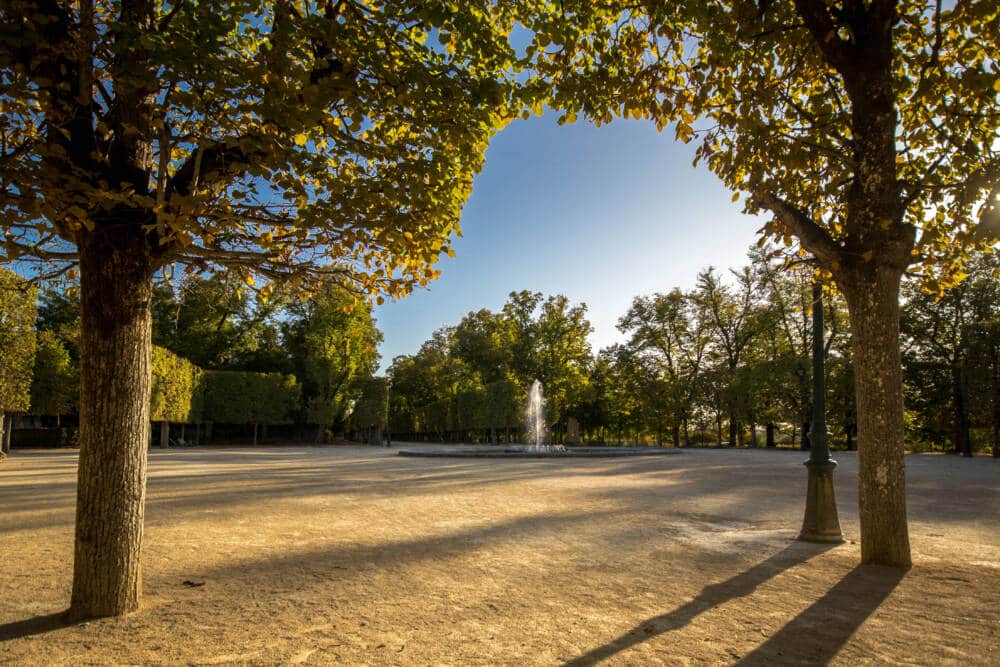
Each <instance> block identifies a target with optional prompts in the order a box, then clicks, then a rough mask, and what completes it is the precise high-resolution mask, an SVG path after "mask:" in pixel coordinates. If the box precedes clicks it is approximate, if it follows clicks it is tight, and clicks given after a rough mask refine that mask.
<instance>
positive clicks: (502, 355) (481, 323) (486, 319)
mask: <svg viewBox="0 0 1000 667" xmlns="http://www.w3.org/2000/svg"><path fill="white" fill-rule="evenodd" d="M510 334H511V331H510V328H509V327H508V326H506V323H505V322H504V318H503V316H502V315H500V314H497V313H493V312H491V311H489V310H486V309H485V308H484V309H482V310H478V311H474V312H470V313H469V314H468V315H466V316H465V317H464V318H462V321H461V322H459V323H458V326H456V327H455V330H454V332H453V334H452V352H453V354H454V356H456V357H457V358H459V359H461V360H462V361H463V362H464V363H465V364H466V365H467V366H468V367H469V368H471V369H472V370H473V371H474V372H476V373H478V374H479V378H480V380H481V381H482V382H483V384H489V383H492V382H497V381H499V380H503V379H505V378H507V377H508V376H509V375H510V371H511V356H512V351H511V349H510V343H511V342H512V341H511V335H510Z"/></svg>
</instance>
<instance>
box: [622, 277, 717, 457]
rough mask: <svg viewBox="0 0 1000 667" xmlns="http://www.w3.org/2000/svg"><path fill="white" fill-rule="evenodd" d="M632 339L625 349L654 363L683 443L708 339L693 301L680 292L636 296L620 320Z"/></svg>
mask: <svg viewBox="0 0 1000 667" xmlns="http://www.w3.org/2000/svg"><path fill="white" fill-rule="evenodd" d="M618 329H619V331H621V332H622V333H627V334H629V335H630V338H629V342H628V346H629V347H630V348H631V349H633V350H635V351H636V352H638V353H640V354H644V355H647V356H649V357H651V358H652V359H653V360H654V363H655V364H656V366H657V367H658V368H659V371H660V374H661V377H662V382H663V383H664V384H663V386H662V387H661V388H660V389H661V391H662V392H663V395H662V399H661V400H662V401H664V407H665V408H666V409H667V410H668V412H669V413H670V415H671V420H672V423H671V428H672V434H673V442H674V445H675V446H677V445H679V444H680V442H681V432H682V431H683V433H684V439H685V441H686V440H687V437H688V434H687V422H688V419H689V418H690V415H691V412H692V410H693V407H694V406H693V404H694V401H695V399H696V397H697V391H698V387H699V383H700V373H701V365H702V360H703V357H704V355H705V349H706V345H707V343H708V337H707V335H706V332H705V330H704V329H705V322H704V319H703V318H699V316H698V312H697V308H696V307H695V304H694V300H693V298H692V297H691V296H689V295H685V294H684V293H683V292H681V291H680V290H679V289H674V290H672V291H671V292H670V293H668V294H654V295H652V296H649V297H636V298H635V299H633V301H632V306H631V308H629V310H628V312H626V313H625V315H623V316H622V317H621V319H619V321H618Z"/></svg>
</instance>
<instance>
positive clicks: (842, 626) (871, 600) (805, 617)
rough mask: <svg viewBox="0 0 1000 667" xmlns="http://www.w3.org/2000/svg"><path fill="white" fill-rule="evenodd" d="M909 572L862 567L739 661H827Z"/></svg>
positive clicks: (765, 662)
mask: <svg viewBox="0 0 1000 667" xmlns="http://www.w3.org/2000/svg"><path fill="white" fill-rule="evenodd" d="M905 575H906V570H904V569H900V568H892V567H880V566H878V565H859V566H857V567H856V568H854V569H853V570H851V572H850V573H848V575H847V576H846V577H844V578H843V579H841V580H840V581H839V582H838V583H837V585H835V586H834V587H833V588H831V589H830V590H829V591H827V593H826V595H824V596H823V597H821V598H820V599H819V600H817V601H816V602H814V603H813V604H812V605H810V606H809V608H808V609H806V610H804V611H803V612H802V613H800V614H799V615H798V616H796V617H795V618H794V619H792V620H791V621H790V622H789V623H788V624H787V625H785V627H783V628H781V630H779V631H778V632H776V633H775V634H774V635H772V636H771V638H770V639H768V640H767V641H766V642H764V643H763V644H761V645H760V646H758V647H757V648H756V649H754V650H753V652H751V653H749V654H747V655H746V656H744V658H743V659H742V660H740V662H739V663H738V664H740V665H773V664H776V663H796V664H813V665H819V664H827V663H828V662H829V661H830V660H832V659H833V658H834V656H836V655H837V653H838V652H839V651H840V649H841V648H842V647H843V646H844V644H846V643H847V641H848V640H849V639H850V638H851V636H852V635H853V634H854V633H855V632H856V631H857V629H858V628H859V627H861V625H862V624H863V623H864V622H865V620H867V619H868V617H869V616H871V615H872V613H873V612H874V611H875V610H876V609H878V608H879V606H880V605H881V604H882V603H883V602H884V601H885V600H886V598H888V597H889V595H890V594H891V593H892V591H893V590H894V589H895V588H896V586H897V585H898V584H899V582H900V581H902V579H903V577H904V576H905Z"/></svg>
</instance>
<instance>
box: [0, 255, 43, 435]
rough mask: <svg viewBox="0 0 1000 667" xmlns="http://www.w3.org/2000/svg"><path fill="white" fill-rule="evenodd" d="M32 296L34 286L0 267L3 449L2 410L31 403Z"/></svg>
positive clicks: (0, 416)
mask: <svg viewBox="0 0 1000 667" xmlns="http://www.w3.org/2000/svg"><path fill="white" fill-rule="evenodd" d="M36 299H37V292H36V290H35V288H33V287H31V286H30V285H28V283H27V282H25V281H24V280H22V279H21V278H20V277H19V276H17V275H16V274H14V273H13V272H11V271H7V270H6V269H0V450H2V451H4V452H7V451H9V450H10V444H9V443H10V438H9V436H8V435H7V433H5V430H4V426H5V424H4V422H5V421H6V417H5V413H8V412H27V410H28V407H29V406H30V405H31V399H30V397H31V370H32V367H33V366H34V363H35V332H34V327H35V317H36V316H37V306H36V305H35V301H36ZM9 428H10V427H9V426H8V429H9Z"/></svg>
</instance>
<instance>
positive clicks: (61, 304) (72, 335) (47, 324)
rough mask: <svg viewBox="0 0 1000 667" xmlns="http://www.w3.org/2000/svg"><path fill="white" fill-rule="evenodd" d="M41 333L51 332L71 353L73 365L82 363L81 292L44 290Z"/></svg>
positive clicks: (41, 304) (40, 303) (74, 290)
mask: <svg viewBox="0 0 1000 667" xmlns="http://www.w3.org/2000/svg"><path fill="white" fill-rule="evenodd" d="M37 327H38V330H39V331H51V332H52V333H53V334H55V336H56V337H57V338H58V339H59V341H60V342H61V343H62V345H63V347H65V348H66V351H67V352H68V353H69V357H70V359H71V360H72V361H73V363H75V364H77V365H79V362H80V291H79V290H78V289H73V288H70V289H55V288H52V287H50V288H48V289H42V290H41V294H40V295H39V299H38V324H37Z"/></svg>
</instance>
